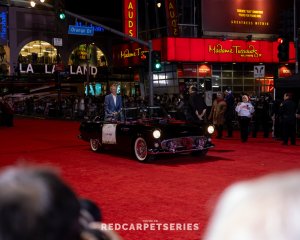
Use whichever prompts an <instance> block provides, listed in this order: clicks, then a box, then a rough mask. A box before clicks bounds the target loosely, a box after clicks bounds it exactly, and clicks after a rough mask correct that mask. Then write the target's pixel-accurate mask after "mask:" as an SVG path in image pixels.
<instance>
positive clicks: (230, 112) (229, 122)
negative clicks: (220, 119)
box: [224, 89, 235, 137]
mask: <svg viewBox="0 0 300 240" xmlns="http://www.w3.org/2000/svg"><path fill="white" fill-rule="evenodd" d="M224 96H225V98H224V100H225V102H226V104H227V108H226V111H225V115H224V117H225V126H226V128H227V137H232V133H233V120H234V114H235V112H234V109H235V105H234V104H235V103H234V96H233V94H232V91H231V90H230V89H226V90H225V91H224Z"/></svg>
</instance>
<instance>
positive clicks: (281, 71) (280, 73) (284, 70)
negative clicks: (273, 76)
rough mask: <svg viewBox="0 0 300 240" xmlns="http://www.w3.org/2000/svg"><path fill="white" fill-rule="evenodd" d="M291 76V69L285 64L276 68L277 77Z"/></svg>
mask: <svg viewBox="0 0 300 240" xmlns="http://www.w3.org/2000/svg"><path fill="white" fill-rule="evenodd" d="M289 76H292V71H291V70H290V69H289V68H287V67H286V66H282V67H280V68H278V77H279V78H285V77H289Z"/></svg>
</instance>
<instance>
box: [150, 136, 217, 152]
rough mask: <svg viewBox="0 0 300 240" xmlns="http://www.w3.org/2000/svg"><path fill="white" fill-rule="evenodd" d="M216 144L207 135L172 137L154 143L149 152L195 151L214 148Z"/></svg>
mask: <svg viewBox="0 0 300 240" xmlns="http://www.w3.org/2000/svg"><path fill="white" fill-rule="evenodd" d="M213 147H214V144H212V142H211V138H209V137H206V136H189V137H180V138H171V139H166V140H163V141H161V142H160V143H158V142H157V143H154V147H152V148H151V147H150V148H149V149H148V153H149V154H164V153H165V154H170V153H188V152H194V151H203V150H206V149H209V148H213Z"/></svg>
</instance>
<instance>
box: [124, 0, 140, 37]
mask: <svg viewBox="0 0 300 240" xmlns="http://www.w3.org/2000/svg"><path fill="white" fill-rule="evenodd" d="M123 4H124V6H123V11H124V12H123V15H124V17H123V18H124V21H123V22H124V33H125V34H127V35H129V36H130V37H134V38H137V2H136V0H123Z"/></svg>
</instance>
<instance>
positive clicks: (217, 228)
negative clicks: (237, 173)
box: [204, 170, 300, 240]
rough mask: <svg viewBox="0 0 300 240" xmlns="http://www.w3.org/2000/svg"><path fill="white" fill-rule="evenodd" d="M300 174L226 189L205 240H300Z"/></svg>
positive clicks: (236, 185) (260, 180)
mask: <svg viewBox="0 0 300 240" xmlns="http://www.w3.org/2000/svg"><path fill="white" fill-rule="evenodd" d="M299 186H300V171H296V170H295V171H290V172H286V173H277V174H271V175H267V176H264V177H260V178H257V179H254V180H249V181H244V182H240V183H236V184H234V185H232V186H230V187H229V188H228V189H226V190H225V192H224V193H223V195H222V196H221V198H220V201H219V203H218V204H217V207H216V209H215V213H214V215H213V216H212V218H211V221H210V223H209V225H208V229H207V232H206V234H205V237H204V240H220V239H221V240H299V239H300V204H299V203H300V187H299Z"/></svg>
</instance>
